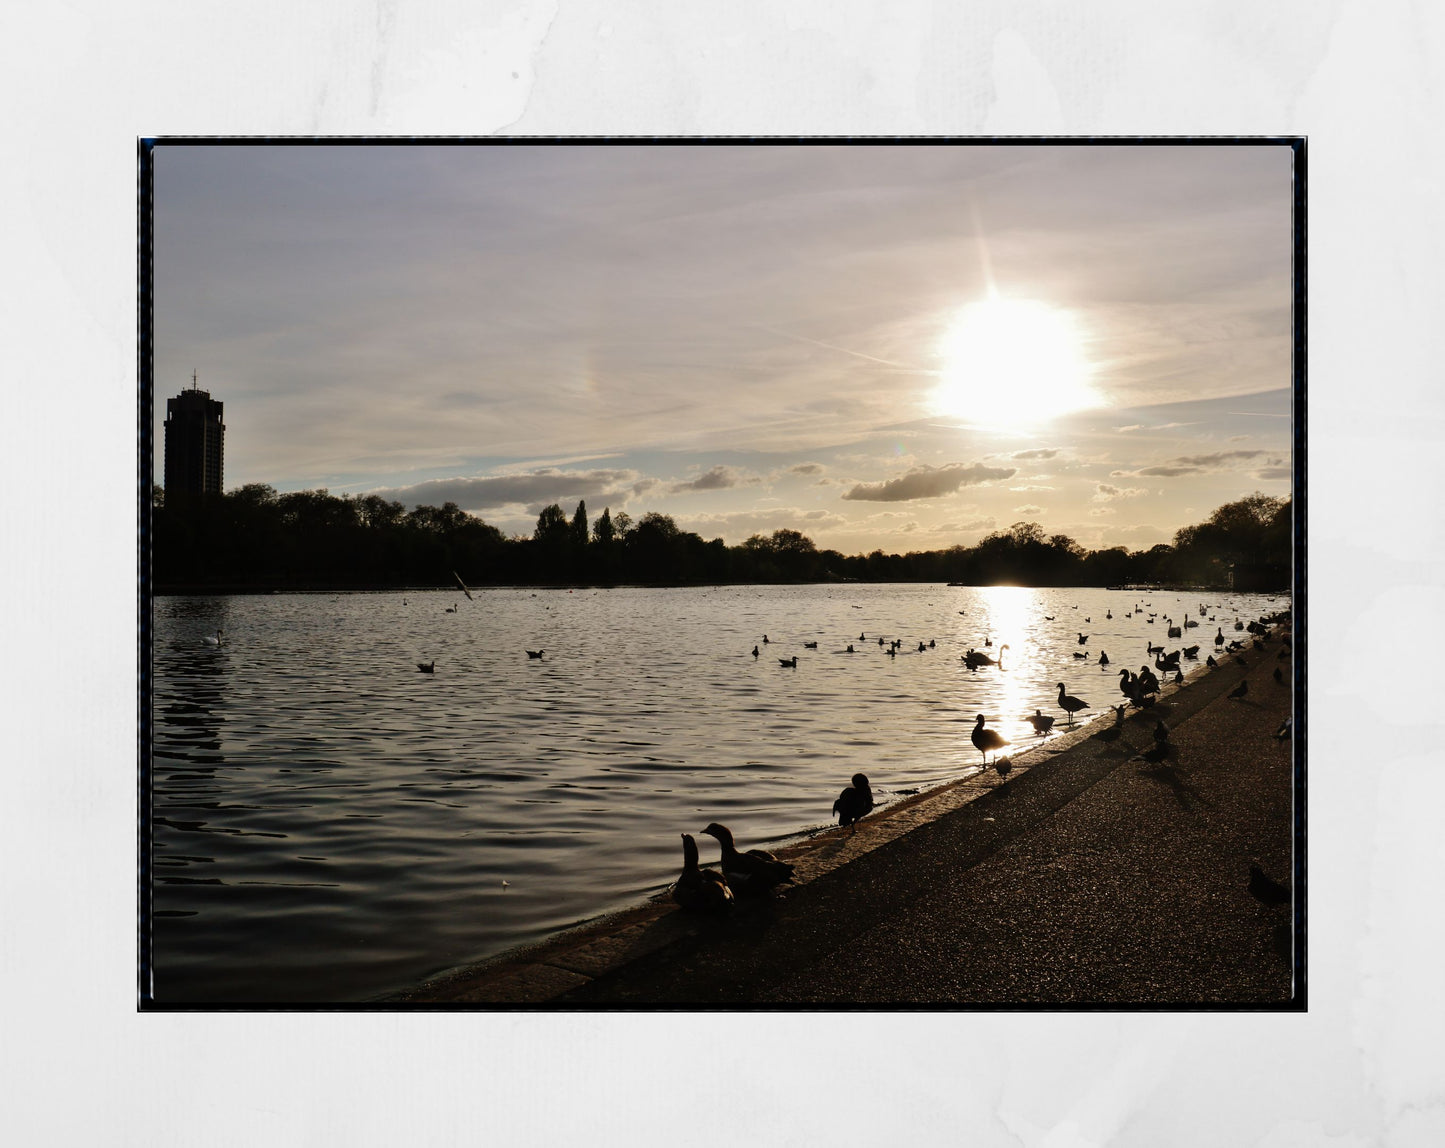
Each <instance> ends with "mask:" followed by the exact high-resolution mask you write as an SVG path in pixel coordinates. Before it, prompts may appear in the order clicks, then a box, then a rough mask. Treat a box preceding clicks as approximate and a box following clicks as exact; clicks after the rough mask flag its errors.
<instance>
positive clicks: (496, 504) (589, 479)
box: [368, 467, 657, 512]
mask: <svg viewBox="0 0 1445 1148" xmlns="http://www.w3.org/2000/svg"><path fill="white" fill-rule="evenodd" d="M656 484H657V480H656V479H643V480H641V481H638V474H637V471H635V470H587V471H565V470H557V469H554V468H552V467H545V468H543V469H541V470H536V471H532V472H531V473H529V474H505V475H500V476H497V477H495V478H477V477H473V478H439V479H432V480H431V481H428V482H419V483H417V484H416V485H415V486H402V487H395V488H392V489H383V490H374V491H369V492H368V493H371V494H378V495H380V496H381V497H382V498H385V499H387V500H388V501H395V502H402V503H405V504H406V505H407V506H440V505H441V504H442V503H444V502H455V503H456V504H457V505H458V506H459V507H461V508H462V509H463V510H470V511H478V512H480V511H485V510H495V509H498V508H501V507H504V506H516V505H541V506H547V505H549V504H550V503H553V502H561V501H564V500H565V501H571V500H572V499H583V498H591V499H595V500H598V501H601V500H606V499H611V500H613V501H615V502H619V503H623V502H626V501H627V498H628V496H629V493H633V494H638V493H642V491H641V490H639V488H640V487H646V488H650V486H655V485H656ZM629 488H630V489H629Z"/></svg>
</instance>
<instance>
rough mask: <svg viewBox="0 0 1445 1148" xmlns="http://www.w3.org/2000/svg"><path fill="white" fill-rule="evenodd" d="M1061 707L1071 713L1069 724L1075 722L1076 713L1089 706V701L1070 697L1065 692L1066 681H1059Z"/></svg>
mask: <svg viewBox="0 0 1445 1148" xmlns="http://www.w3.org/2000/svg"><path fill="white" fill-rule="evenodd" d="M1059 708H1060V709H1061V710H1063V711H1064V712H1065V713H1067V714H1068V715H1069V724H1070V725H1072V724H1073V722H1074V715H1075V714H1076V713H1079V712H1080V711H1081V710H1086V709H1088V708H1089V703H1088V702H1086V701H1082V700H1080V699H1079V698H1075V697H1070V696H1069V695H1068V694H1066V693H1064V683H1063V682H1060V683H1059Z"/></svg>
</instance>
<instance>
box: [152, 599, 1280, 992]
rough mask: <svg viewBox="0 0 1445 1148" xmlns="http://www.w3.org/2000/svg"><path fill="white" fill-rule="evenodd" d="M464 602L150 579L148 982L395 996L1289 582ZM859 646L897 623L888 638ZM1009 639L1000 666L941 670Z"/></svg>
mask: <svg viewBox="0 0 1445 1148" xmlns="http://www.w3.org/2000/svg"><path fill="white" fill-rule="evenodd" d="M473 593H474V595H475V600H474V601H468V600H467V599H466V598H465V597H464V596H463V595H462V594H461V593H460V592H451V591H425V592H406V593H402V592H394V593H393V592H387V593H366V594H363V593H358V594H341V595H332V594H273V595H266V596H235V597H159V598H156V599H155V601H154V603H153V611H152V618H153V625H152V678H151V688H152V722H153V725H152V772H151V793H150V796H151V818H152V851H151V858H152V871H151V876H152V881H151V889H152V894H153V902H152V909H153V918H152V927H151V932H150V935H151V944H152V953H151V956H152V973H153V986H154V999H155V1000H156V1001H158V1002H162V1003H184V1002H193V1003H194V1002H205V1003H210V1004H220V1003H228V1002H234V1003H237V1004H248V1003H251V1004H254V1003H288V1002H289V1003H326V1002H359V1001H365V1000H369V999H373V998H376V997H378V996H381V995H384V994H386V993H390V992H393V991H396V990H399V989H401V988H404V987H406V986H408V985H410V984H413V983H415V982H417V981H418V980H421V979H422V978H424V977H427V976H429V975H432V974H434V973H437V972H440V971H443V970H446V969H449V968H453V967H456V966H458V965H463V964H467V963H471V962H475V961H478V960H482V959H485V958H488V957H491V956H494V955H496V954H499V953H501V952H504V951H506V950H507V949H510V948H513V947H515V946H517V945H521V944H528V943H532V942H535V941H538V940H541V939H542V938H544V937H546V936H548V935H550V934H552V933H554V932H556V931H558V930H560V929H563V928H566V927H568V926H570V925H573V924H576V923H578V922H579V921H582V920H586V919H588V918H591V917H594V916H597V915H599V914H602V913H605V912H610V911H613V910H617V909H620V908H624V907H626V906H628V905H631V904H636V903H638V902H639V901H641V900H643V899H645V898H646V897H648V896H649V895H651V894H654V893H657V892H659V891H661V890H663V889H665V888H667V886H668V885H669V884H670V883H671V882H672V880H673V879H674V878H675V877H676V875H677V872H678V870H679V869H680V868H681V862H682V852H681V839H680V836H679V835H680V834H681V833H691V834H692V835H693V836H695V837H698V839H699V847H700V849H701V850H702V859H703V862H704V864H706V863H708V862H710V861H712V862H715V861H716V860H717V856H718V851H717V846H716V843H715V842H714V841H713V840H712V839H711V838H708V837H703V836H701V835H700V830H701V829H702V827H703V826H704V825H706V824H707V823H708V822H710V821H714V820H716V821H721V822H723V823H724V824H726V825H728V826H730V827H731V828H732V830H733V833H734V835H735V837H736V838H737V841H738V844H739V846H740V847H741V848H744V849H747V848H752V847H755V846H759V845H764V846H766V845H776V844H778V843H781V842H784V841H786V840H789V839H795V838H797V837H799V836H801V835H804V834H807V833H809V832H813V831H816V830H818V829H819V828H821V827H824V826H826V825H828V824H829V823H830V821H831V816H830V810H831V807H832V803H833V800H834V798H835V797H837V795H838V792H839V790H840V789H842V788H843V786H845V785H847V784H848V779H849V778H850V776H851V775H852V774H853V773H855V772H857V771H860V770H861V771H862V772H865V773H867V774H868V776H869V778H870V779H871V781H872V784H873V790H874V794H875V797H876V798H877V799H878V801H879V802H880V803H881V804H884V805H886V804H888V803H890V802H893V801H897V800H899V799H900V798H901V797H904V796H906V795H909V794H912V793H915V792H918V791H919V790H921V789H925V788H929V787H933V786H937V785H941V784H943V783H946V782H949V781H952V780H954V779H957V778H959V777H962V776H965V775H967V774H968V773H970V772H972V771H974V770H976V769H977V768H978V767H979V765H980V764H981V760H980V756H979V753H978V751H977V750H976V749H975V748H974V747H973V745H972V743H971V742H970V741H969V733H970V731H971V730H972V728H973V724H974V719H975V715H976V714H979V713H983V714H985V715H987V717H988V719H989V721H988V724H989V727H990V728H995V729H997V730H998V731H999V732H1000V733H1002V734H1003V735H1004V736H1005V737H1006V738H1008V739H1009V740H1010V741H1012V742H1013V743H1014V744H1015V746H1020V747H1021V746H1023V745H1025V744H1030V743H1036V742H1037V741H1038V740H1039V739H1038V738H1037V737H1036V736H1035V734H1034V731H1033V729H1032V727H1031V726H1029V725H1028V724H1027V723H1026V722H1025V721H1024V720H1023V718H1024V717H1025V715H1028V714H1032V713H1033V712H1034V710H1035V709H1036V708H1037V709H1041V710H1042V711H1043V712H1044V713H1045V714H1051V715H1053V716H1055V717H1056V718H1058V719H1059V722H1060V724H1062V722H1063V720H1064V715H1063V714H1062V713H1061V712H1060V711H1059V709H1058V708H1057V704H1056V701H1057V695H1058V689H1057V683H1058V682H1060V681H1063V682H1064V683H1066V685H1067V687H1068V691H1069V693H1071V694H1074V695H1077V696H1079V697H1081V698H1083V699H1084V700H1086V701H1089V702H1091V703H1092V705H1091V708H1090V710H1089V712H1088V713H1087V714H1085V715H1083V716H1084V717H1085V718H1089V717H1094V716H1097V715H1098V714H1099V713H1100V712H1102V711H1104V709H1105V707H1106V706H1107V705H1108V704H1110V703H1111V702H1113V701H1114V700H1115V699H1116V698H1118V697H1119V695H1118V689H1117V680H1118V671H1119V669H1120V668H1123V667H1128V668H1132V669H1134V670H1138V668H1139V667H1140V666H1141V665H1143V664H1145V663H1146V662H1149V663H1152V658H1149V657H1147V656H1146V653H1145V648H1146V645H1147V644H1148V643H1150V642H1153V643H1155V644H1160V645H1164V646H1165V647H1166V648H1168V649H1170V650H1173V649H1178V648H1180V647H1181V646H1183V645H1188V644H1194V643H1198V644H1200V645H1201V647H1202V648H1201V650H1200V661H1199V662H1196V663H1191V662H1188V661H1186V662H1185V663H1184V666H1185V669H1186V673H1187V672H1188V671H1189V670H1190V668H1192V667H1197V666H1201V665H1203V658H1204V656H1205V655H1206V654H1207V653H1208V652H1210V651H1211V650H1212V649H1213V645H1212V641H1213V638H1214V635H1215V632H1216V629H1217V628H1218V627H1222V628H1223V631H1224V635H1225V637H1226V639H1233V638H1235V637H1240V638H1243V637H1245V636H1246V635H1242V634H1237V633H1236V632H1235V630H1234V623H1235V621H1236V619H1238V620H1240V621H1243V622H1246V623H1247V622H1248V621H1250V620H1252V619H1255V618H1258V617H1260V616H1261V615H1264V614H1267V613H1273V612H1275V611H1278V610H1282V609H1284V608H1286V607H1287V606H1288V604H1289V598H1288V596H1287V595H1282V594H1281V595H1260V594H1232V593H1217V592H1209V593H1206V592H1202V591H1184V592H1174V591H1170V592H1159V591H1133V590H1128V591H1123V590H1101V589H1040V590H1033V589H1022V588H1016V587H988V588H971V587H953V586H941V585H938V584H929V585H914V584H909V585H898V584H886V585H872V584H842V585H809V586H726V587H692V588H679V589H650V588H630V587H628V588H617V589H610V590H609V589H590V588H589V589H578V590H570V591H569V590H566V589H561V590H556V589H539V590H530V589H494V590H480V591H473ZM1136 605H1137V606H1138V607H1139V608H1140V610H1141V611H1142V613H1140V614H1134V607H1135V606H1136ZM1200 606H1205V607H1207V612H1208V614H1209V615H1210V616H1211V619H1210V620H1205V621H1203V624H1201V625H1200V626H1199V627H1198V628H1197V629H1189V630H1186V631H1185V634H1186V636H1185V637H1184V638H1183V639H1182V640H1181V639H1172V640H1171V639H1168V638H1166V636H1165V631H1166V629H1167V624H1166V622H1165V619H1166V617H1172V618H1173V619H1174V620H1175V624H1176V625H1182V624H1183V620H1184V616H1185V613H1186V612H1188V614H1189V616H1190V619H1191V620H1193V619H1195V618H1198V617H1199V614H1198V613H1197V610H1198V608H1199V607H1200ZM448 607H455V612H454V613H447V612H446V611H447V608H448ZM1110 614H1112V617H1109V616H1108V615H1110ZM1126 614H1129V615H1133V616H1130V617H1126V616H1125V615H1126ZM1146 614H1156V615H1157V619H1156V620H1155V621H1154V622H1149V621H1148V620H1147V618H1146V616H1145V615H1146ZM217 629H221V630H223V631H224V639H223V644H222V645H220V646H219V647H216V646H209V645H206V644H204V643H203V638H204V637H205V636H206V635H214V634H215V632H216V630H217ZM765 634H766V635H767V636H768V638H769V639H771V640H770V641H769V642H767V643H764V642H763V636H764V635H765ZM1080 634H1087V635H1088V641H1087V642H1086V643H1084V644H1082V645H1081V644H1080V643H1079V641H1078V637H1079V635H1080ZM880 636H881V637H883V638H885V639H889V640H891V639H893V638H901V639H903V645H902V647H901V649H900V650H899V652H898V654H897V656H888V655H887V654H885V652H884V648H882V647H880V646H879V645H878V641H877V639H878V638H879V637H880ZM986 640H988V641H991V642H992V645H991V646H988V647H986V646H985V641H986ZM930 641H932V642H934V643H935V645H934V647H933V648H925V649H924V650H923V651H922V652H920V651H919V650H918V645H919V643H920V642H923V643H925V644H926V643H928V642H930ZM804 642H817V648H816V649H808V648H805V647H804ZM850 643H851V644H852V645H853V646H854V650H855V652H854V653H851V654H850V653H847V652H846V647H847V646H848V644H850ZM1005 644H1006V645H1007V646H1008V649H1007V650H1005V651H1003V653H1002V656H1003V659H1004V662H1003V669H1002V671H1000V670H999V669H998V668H995V667H988V668H985V669H980V670H978V671H976V672H972V671H970V670H969V669H968V668H967V667H966V666H965V665H964V663H963V662H962V661H961V660H960V655H962V654H963V653H964V652H965V651H966V650H968V649H969V648H977V649H980V650H984V651H985V652H986V653H988V654H990V655H991V656H993V657H995V658H997V657H999V655H1000V651H1001V649H1002V647H1003V646H1004V645H1005ZM754 645H757V646H758V648H759V656H757V657H756V658H755V657H754V656H753V654H752V650H753V647H754ZM527 650H543V651H544V654H543V656H542V657H541V658H540V659H535V658H529V657H528V655H527V652H526V651H527ZM1081 651H1087V654H1088V658H1087V659H1086V660H1080V659H1077V658H1075V656H1074V655H1075V653H1077V652H1081ZM1100 651H1106V652H1107V653H1108V656H1109V659H1110V663H1111V664H1110V665H1109V666H1107V667H1101V666H1099V665H1098V664H1097V663H1098V656H1099V653H1100ZM794 655H796V656H797V658H798V664H797V667H796V668H784V667H782V666H780V665H779V664H778V663H779V659H780V658H791V657H793V656H794ZM433 660H434V661H435V664H436V668H435V672H434V673H431V674H424V673H420V672H419V671H418V670H417V663H418V662H431V661H433Z"/></svg>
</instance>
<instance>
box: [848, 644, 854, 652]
mask: <svg viewBox="0 0 1445 1148" xmlns="http://www.w3.org/2000/svg"><path fill="white" fill-rule="evenodd" d="M852 652H853V643H852V642H849V643H848V653H850V654H851V653H852Z"/></svg>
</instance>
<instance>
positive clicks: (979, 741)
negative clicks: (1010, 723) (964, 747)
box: [973, 714, 1010, 769]
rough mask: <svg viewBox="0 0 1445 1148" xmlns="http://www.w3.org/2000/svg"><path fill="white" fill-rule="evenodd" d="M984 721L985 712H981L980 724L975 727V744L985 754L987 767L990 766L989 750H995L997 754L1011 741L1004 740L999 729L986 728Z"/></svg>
mask: <svg viewBox="0 0 1445 1148" xmlns="http://www.w3.org/2000/svg"><path fill="white" fill-rule="evenodd" d="M983 721H984V718H983V714H979V715H978V724H977V725H975V726H974V727H973V744H974V748H975V749H977V750H978V752H979V753H981V754H982V755H983V764H984V768H985V769H986V768H988V753H989V750H993V751H994V753H995V754H997V753H998V751H999V750H1001V749H1003V747H1004V746H1006V745H1009V744H1010V743H1009V742H1008V741H1006V740H1004V736H1003V734H1001V733H999V732H998V730H993V729H984V728H983Z"/></svg>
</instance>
